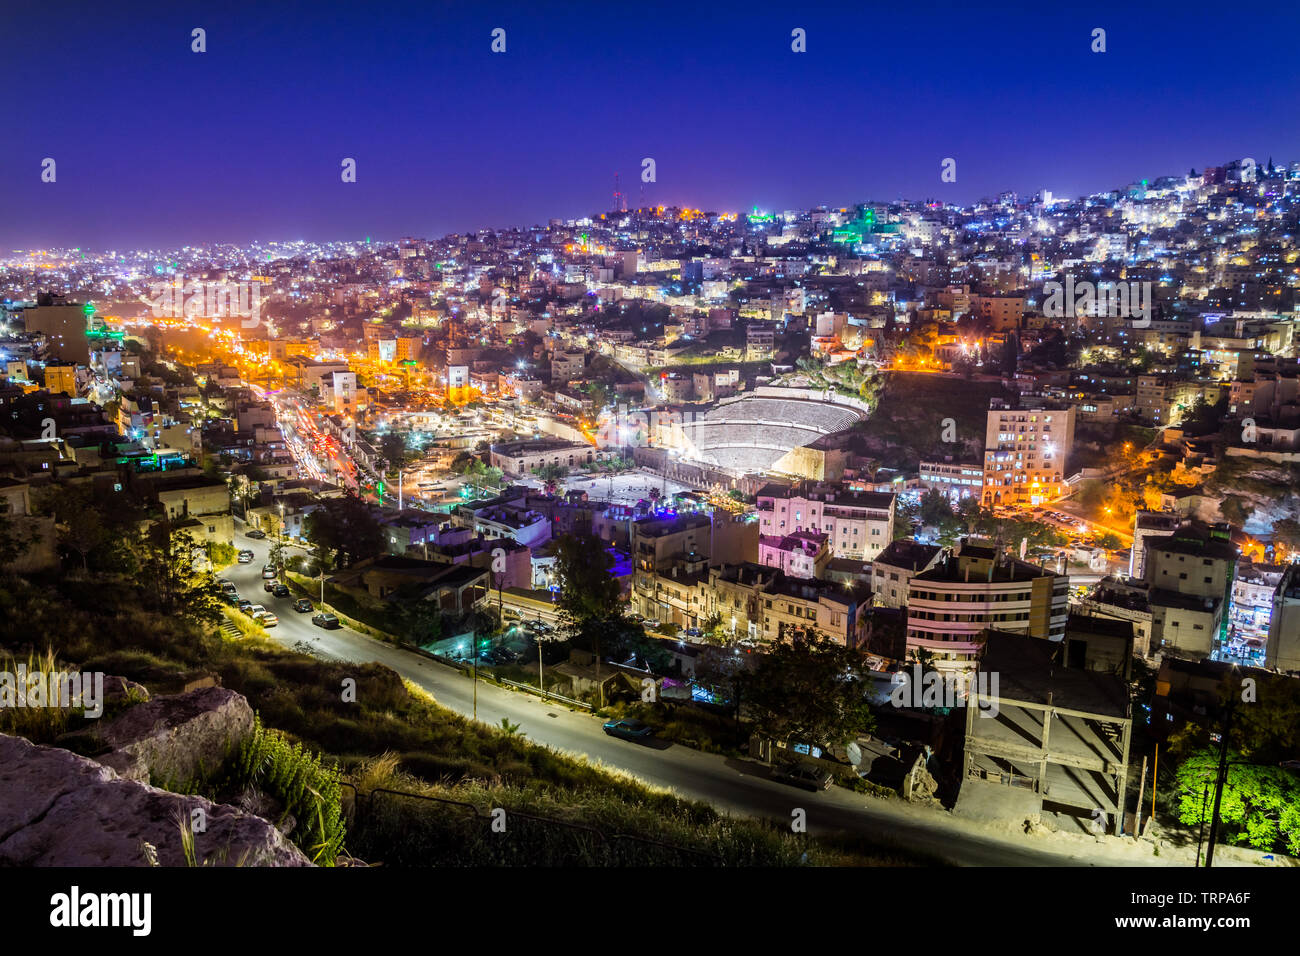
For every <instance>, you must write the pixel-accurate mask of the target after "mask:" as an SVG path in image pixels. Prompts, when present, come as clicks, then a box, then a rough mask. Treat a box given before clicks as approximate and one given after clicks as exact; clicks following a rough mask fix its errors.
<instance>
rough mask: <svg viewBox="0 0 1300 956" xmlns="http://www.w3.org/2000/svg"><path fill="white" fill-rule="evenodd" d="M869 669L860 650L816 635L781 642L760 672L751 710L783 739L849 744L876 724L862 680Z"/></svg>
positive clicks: (758, 668) (754, 682)
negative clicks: (862, 675) (864, 672)
mask: <svg viewBox="0 0 1300 956" xmlns="http://www.w3.org/2000/svg"><path fill="white" fill-rule="evenodd" d="M865 669H866V663H865V660H864V655H863V653H862V652H861V651H860V650H858V649H856V648H849V647H845V646H843V645H841V644H837V643H836V642H834V641H832V640H831V639H830V638H828V637H825V636H823V635H821V634H818V633H816V632H815V631H814V632H810V633H809V634H807V635H806V636H805V637H804V638H803V639H802V640H779V641H777V642H776V643H775V644H773V645H772V647H771V648H770V649H769V651H768V653H767V654H764V655H763V656H762V658H761V659H760V660H759V662H758V664H757V665H756V667H755V668H754V674H753V678H752V680H751V681H750V682H749V708H750V712H751V713H752V714H753V715H754V718H755V722H756V723H757V724H758V726H759V728H761V729H762V730H763V732H764V733H766V734H768V735H769V736H771V737H773V738H775V739H778V740H787V741H790V742H793V743H802V744H810V745H814V746H819V747H823V748H825V747H828V746H831V745H836V744H843V743H846V742H848V741H850V740H852V739H853V738H855V737H857V736H859V735H860V734H864V733H867V732H869V731H870V730H871V729H872V728H873V727H874V726H875V720H874V718H873V717H872V715H871V710H870V708H869V707H868V705H867V701H866V697H865V690H864V687H863V682H862V678H861V676H860V675H861V672H862V671H864V670H865Z"/></svg>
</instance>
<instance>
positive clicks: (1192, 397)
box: [1136, 375, 1231, 425]
mask: <svg viewBox="0 0 1300 956" xmlns="http://www.w3.org/2000/svg"><path fill="white" fill-rule="evenodd" d="M1230 391H1231V387H1230V386H1229V385H1228V384H1227V383H1224V382H1203V381H1193V380H1190V379H1175V378H1169V377H1166V376H1161V375H1139V376H1138V386H1137V406H1136V410H1137V413H1138V417H1139V418H1141V419H1142V420H1143V421H1145V422H1150V423H1151V424H1154V425H1177V424H1178V423H1179V422H1181V421H1182V420H1183V416H1184V415H1185V414H1186V413H1187V411H1188V410H1189V409H1191V408H1192V406H1194V405H1195V404H1196V403H1197V402H1198V401H1200V400H1201V399H1204V400H1205V402H1206V404H1208V405H1213V404H1214V403H1215V402H1217V401H1218V400H1219V399H1220V398H1222V397H1223V396H1224V395H1225V394H1228V393H1229V392H1230Z"/></svg>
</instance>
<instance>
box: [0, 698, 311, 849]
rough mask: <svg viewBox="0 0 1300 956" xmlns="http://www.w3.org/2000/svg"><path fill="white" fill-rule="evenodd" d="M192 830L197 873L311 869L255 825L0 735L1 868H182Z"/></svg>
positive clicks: (232, 811)
mask: <svg viewBox="0 0 1300 956" xmlns="http://www.w3.org/2000/svg"><path fill="white" fill-rule="evenodd" d="M236 696H237V695H236ZM240 699H241V700H242V698H240ZM141 706H142V707H143V706H147V705H141ZM244 706H245V707H246V706H247V703H246V702H245V705H244ZM135 709H136V710H138V709H140V708H139V707H137V708H135ZM144 739H149V738H144ZM195 811H199V813H197V814H196V813H195ZM192 822H193V825H192V826H191V830H192V831H199V832H194V862H195V863H196V864H198V865H207V866H311V865H312V864H311V862H310V861H309V860H308V859H307V858H306V857H305V856H304V855H303V854H302V852H301V851H300V850H299V849H298V848H297V847H295V846H294V845H293V844H292V843H290V842H289V841H288V840H287V839H285V837H284V836H283V835H282V834H281V833H280V831H278V830H277V829H276V828H275V827H274V826H272V825H271V824H270V823H269V822H267V821H266V820H263V819H262V818H261V817H257V816H254V815H253V814H250V813H244V812H243V811H241V810H238V809H236V808H235V807H230V806H225V805H222V804H216V803H213V802H212V801H210V800H206V799H204V798H203V797H197V796H182V795H179V794H175V793H168V792H166V791H164V790H158V789H156V788H154V787H150V786H148V785H146V784H143V783H139V782H137V781H135V780H127V779H123V778H122V777H119V776H118V774H117V773H115V772H114V771H113V770H112V769H110V768H109V767H106V766H104V765H103V764H101V763H99V762H96V761H94V760H91V759H89V758H86V757H81V756H78V755H77V754H74V753H71V752H69V751H67V750H60V749H57V748H54V747H43V746H38V745H36V744H33V743H31V742H30V741H28V740H25V739H24V738H22V737H11V736H6V735H3V734H0V866H147V865H151V864H152V863H153V861H155V860H156V862H157V864H158V865H161V866H185V865H187V859H186V854H185V849H184V844H183V842H182V839H181V834H182V826H183V824H191V823H192Z"/></svg>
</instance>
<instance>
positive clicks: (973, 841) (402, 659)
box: [220, 522, 1170, 866]
mask: <svg viewBox="0 0 1300 956" xmlns="http://www.w3.org/2000/svg"><path fill="white" fill-rule="evenodd" d="M236 523H237V524H239V523H238V522H236ZM269 545H270V543H269V542H268V541H254V540H252V539H249V538H246V537H244V536H243V535H242V533H239V534H238V536H237V539H236V546H237V547H239V548H250V549H251V550H252V551H253V553H254V555H255V558H254V561H253V563H252V564H244V565H235V566H233V567H231V568H228V569H227V570H226V571H225V572H223V573H222V574H221V575H220V576H221V577H223V578H225V579H226V580H229V581H233V582H234V583H235V585H236V586H237V587H238V589H239V593H240V595H241V596H242V597H245V598H247V599H249V600H250V601H252V602H253V603H254V604H264V605H266V607H267V608H269V609H270V610H272V611H273V612H274V613H275V614H277V615H278V616H279V618H280V624H279V625H278V626H277V627H274V628H271V629H270V630H269V632H268V633H269V634H270V635H271V637H272V638H273V639H275V640H276V641H278V642H279V643H281V644H283V645H285V646H287V647H293V646H294V645H295V644H306V645H309V646H310V649H311V652H312V653H313V654H315V655H318V656H320V657H322V658H325V659H331V660H340V661H354V662H357V663H364V662H368V661H377V662H379V663H381V664H385V665H387V666H388V667H391V668H392V669H393V670H395V671H397V672H398V673H399V674H400V675H402V676H403V677H404V678H406V679H408V680H410V681H412V682H413V683H415V684H416V685H418V686H420V687H422V688H423V689H425V690H426V691H428V692H429V693H431V694H432V695H433V696H434V697H435V698H436V699H437V700H438V702H439V703H440V704H441V705H442V706H444V707H448V708H450V709H452V710H455V711H458V712H460V713H462V714H465V715H466V716H470V715H472V714H473V713H474V709H475V704H474V686H473V682H472V681H471V680H470V678H469V677H468V676H466V675H464V674H462V673H461V672H460V671H458V670H455V669H454V668H451V667H447V666H444V665H442V664H439V663H437V662H436V661H432V660H428V659H426V658H424V657H421V656H420V655H418V654H413V653H411V652H409V651H405V650H402V649H401V648H397V647H393V646H391V645H389V644H385V643H383V642H381V641H377V640H374V639H373V638H369V637H366V636H364V635H362V634H358V633H356V632H354V631H351V630H349V629H347V628H342V629H340V630H337V631H325V630H322V629H321V628H318V627H314V626H313V625H312V624H311V620H310V618H311V615H310V614H300V613H297V612H295V611H294V610H293V608H292V599H290V598H275V597H272V596H271V595H270V594H268V593H266V592H264V591H263V588H262V578H261V571H262V565H263V564H265V563H266V561H267V560H268V558H269V551H270V546H269ZM477 689H478V701H477V716H478V719H479V720H480V721H482V722H484V723H486V724H499V723H500V722H501V719H502V718H503V717H504V718H508V719H509V720H510V721H511V722H512V723H517V724H519V726H520V730H521V731H522V732H523V733H524V734H526V735H527V736H528V739H529V740H532V741H533V742H535V743H540V744H545V745H548V746H550V747H552V748H554V749H556V750H560V751H564V752H567V753H569V754H573V755H577V756H580V757H585V758H588V759H590V760H593V761H595V762H598V763H601V764H604V765H607V766H609V767H612V768H617V769H620V770H624V771H627V772H629V773H632V774H634V775H636V776H637V777H639V778H641V779H642V780H645V781H646V782H647V783H650V784H655V785H658V786H661V787H666V788H669V789H671V790H673V791H675V792H676V793H678V794H680V795H682V796H684V797H688V798H691V799H696V800H701V801H704V802H706V803H708V804H710V805H712V806H714V807H717V808H718V809H720V810H725V811H730V812H733V813H737V814H743V815H746V816H753V817H766V818H768V819H772V820H781V821H788V820H790V819H791V815H792V813H793V812H794V811H795V810H796V809H803V810H805V811H806V813H807V827H808V832H809V833H811V834H814V835H815V834H817V833H825V832H831V831H844V832H850V833H856V834H860V835H862V836H864V837H869V838H871V839H873V840H877V841H879V842H881V843H884V844H897V845H899V846H900V847H903V848H906V849H910V850H916V851H920V852H924V853H928V854H931V855H933V856H935V857H938V858H941V859H944V860H947V861H949V862H951V863H955V864H958V865H965V866H1097V865H1117V864H1121V863H1122V864H1124V865H1132V864H1133V863H1134V862H1140V861H1134V860H1132V859H1124V860H1120V859H1118V858H1116V857H1115V856H1114V855H1112V854H1104V853H1101V852H1097V853H1096V854H1095V855H1093V854H1091V853H1090V854H1088V855H1080V854H1082V852H1083V851H1082V849H1081V850H1079V851H1078V852H1070V851H1061V850H1060V849H1059V848H1055V849H1052V850H1049V849H1046V848H1041V847H1037V846H1034V845H1033V844H1032V843H1030V842H1028V841H1027V840H1019V839H1017V838H1016V837H1015V836H1014V835H1011V834H1008V835H1006V836H1001V835H998V834H994V833H990V832H988V831H987V830H985V829H983V828H981V827H980V826H979V825H977V824H973V823H971V822H969V821H967V820H964V819H961V818H957V817H954V816H952V814H950V813H947V812H944V811H940V810H933V809H929V808H925V807H917V806H912V805H909V804H906V803H903V802H902V801H901V800H899V801H884V800H879V799H875V798H871V797H867V796H865V795H862V794H855V793H852V792H850V791H848V790H844V789H842V788H839V787H833V788H831V789H830V790H828V791H824V792H820V793H808V792H806V791H802V790H797V789H794V788H792V787H790V786H788V785H786V784H782V783H777V782H775V781H772V780H769V779H767V770H766V767H765V766H764V765H763V764H761V763H757V762H754V761H749V760H740V759H736V758H729V757H722V756H718V755H716V754H705V753H701V752H699V751H696V750H691V749H689V748H686V747H682V746H678V745H672V744H667V743H665V742H663V741H654V742H651V743H649V744H636V743H630V742H628V741H623V740H618V739H616V738H613V737H609V736H607V735H606V734H605V733H604V732H603V731H602V729H601V724H600V720H599V719H598V718H596V717H593V716H591V715H590V714H584V713H576V712H573V711H570V710H568V709H567V708H564V707H559V706H555V705H553V704H548V703H546V702H544V701H542V700H540V699H539V698H536V697H534V696H532V695H531V694H526V693H522V692H515V691H512V690H508V689H506V688H502V687H498V686H495V685H493V684H489V683H487V682H484V681H479V682H478V684H477ZM1085 846H1091V844H1087V845H1085ZM1100 849H1101V848H1100V847H1098V850H1100ZM1152 862H1153V863H1159V862H1163V863H1164V864H1166V865H1167V864H1168V863H1169V862H1170V861H1169V860H1167V859H1166V860H1164V861H1160V860H1153V861H1152Z"/></svg>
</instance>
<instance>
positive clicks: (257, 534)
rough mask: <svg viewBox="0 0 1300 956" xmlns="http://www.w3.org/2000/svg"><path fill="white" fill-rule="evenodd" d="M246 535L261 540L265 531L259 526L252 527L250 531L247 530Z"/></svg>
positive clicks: (264, 535)
mask: <svg viewBox="0 0 1300 956" xmlns="http://www.w3.org/2000/svg"><path fill="white" fill-rule="evenodd" d="M248 537H250V538H252V539H253V540H254V541H261V540H262V539H263V538H265V537H266V532H265V531H262V530H261V529H259V528H254V529H253V530H252V531H250V532H248Z"/></svg>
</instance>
